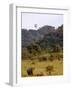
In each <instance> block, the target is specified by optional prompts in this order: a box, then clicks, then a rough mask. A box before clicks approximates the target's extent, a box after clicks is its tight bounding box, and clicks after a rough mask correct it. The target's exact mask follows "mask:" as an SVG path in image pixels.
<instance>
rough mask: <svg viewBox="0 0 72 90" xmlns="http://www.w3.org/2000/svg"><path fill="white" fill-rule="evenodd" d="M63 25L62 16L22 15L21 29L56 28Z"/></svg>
mask: <svg viewBox="0 0 72 90" xmlns="http://www.w3.org/2000/svg"><path fill="white" fill-rule="evenodd" d="M62 24H63V15H59V14H39V13H38V14H37V13H22V28H23V29H27V30H29V29H36V30H37V29H38V28H40V27H42V26H44V25H49V26H54V27H55V28H57V27H58V26H61V25H62Z"/></svg>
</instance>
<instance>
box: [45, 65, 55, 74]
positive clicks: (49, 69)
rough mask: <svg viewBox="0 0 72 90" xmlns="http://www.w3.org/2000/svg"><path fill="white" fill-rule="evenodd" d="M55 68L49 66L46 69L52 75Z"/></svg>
mask: <svg viewBox="0 0 72 90" xmlns="http://www.w3.org/2000/svg"><path fill="white" fill-rule="evenodd" d="M53 69H54V67H53V66H52V65H49V66H47V67H46V71H47V72H48V73H49V75H51V72H52V71H53Z"/></svg>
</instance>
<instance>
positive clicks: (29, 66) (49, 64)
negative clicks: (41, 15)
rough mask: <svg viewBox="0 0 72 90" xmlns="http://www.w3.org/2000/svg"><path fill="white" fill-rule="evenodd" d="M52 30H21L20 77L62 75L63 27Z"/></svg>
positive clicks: (47, 27) (46, 27) (46, 28)
mask: <svg viewBox="0 0 72 90" xmlns="http://www.w3.org/2000/svg"><path fill="white" fill-rule="evenodd" d="M49 29H51V30H49ZM52 29H53V27H49V26H44V27H42V28H40V29H39V30H37V31H35V32H34V30H31V31H27V30H22V60H21V76H22V77H28V76H31V77H32V76H55V75H63V25H62V26H60V27H58V29H57V30H55V29H53V30H52ZM42 31H43V33H42ZM44 33H45V34H44ZM33 35H34V36H33ZM35 35H36V36H35ZM42 35H43V36H42ZM24 36H25V37H24ZM41 37H42V38H41Z"/></svg>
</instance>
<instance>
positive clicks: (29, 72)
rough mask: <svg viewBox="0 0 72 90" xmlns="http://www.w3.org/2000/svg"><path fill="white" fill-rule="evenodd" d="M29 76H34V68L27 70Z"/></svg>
mask: <svg viewBox="0 0 72 90" xmlns="http://www.w3.org/2000/svg"><path fill="white" fill-rule="evenodd" d="M27 74H28V75H33V68H31V67H29V68H27Z"/></svg>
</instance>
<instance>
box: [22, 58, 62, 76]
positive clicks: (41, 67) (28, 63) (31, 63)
mask: <svg viewBox="0 0 72 90" xmlns="http://www.w3.org/2000/svg"><path fill="white" fill-rule="evenodd" d="M61 59H62V58H61ZM50 65H51V66H53V70H52V71H51V75H63V60H58V59H54V60H53V61H52V62H51V61H50V60H46V61H39V60H38V59H35V60H22V62H21V75H22V77H26V76H28V74H27V68H29V67H31V68H34V70H33V76H48V75H49V72H48V71H47V70H46V68H47V67H48V66H50Z"/></svg>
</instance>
